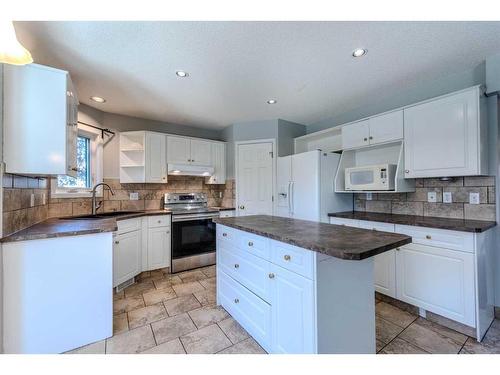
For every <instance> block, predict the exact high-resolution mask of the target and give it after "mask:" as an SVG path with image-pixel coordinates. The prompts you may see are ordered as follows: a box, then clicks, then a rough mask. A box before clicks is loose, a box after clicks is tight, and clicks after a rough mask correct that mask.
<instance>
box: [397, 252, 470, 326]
mask: <svg viewBox="0 0 500 375" xmlns="http://www.w3.org/2000/svg"><path fill="white" fill-rule="evenodd" d="M396 274H397V285H398V289H397V298H398V299H399V300H401V301H404V302H407V303H410V304H412V305H415V306H419V307H421V308H423V309H425V310H429V311H432V312H434V313H436V314H439V315H442V316H445V317H447V318H450V319H452V320H455V321H457V322H460V323H463V324H466V325H468V326H475V323H476V322H475V301H474V300H475V290H474V254H471V253H465V252H461V251H455V250H448V249H443V248H436V247H432V246H425V245H418V244H411V245H406V246H403V247H401V248H400V249H399V250H398V251H397V256H396Z"/></svg>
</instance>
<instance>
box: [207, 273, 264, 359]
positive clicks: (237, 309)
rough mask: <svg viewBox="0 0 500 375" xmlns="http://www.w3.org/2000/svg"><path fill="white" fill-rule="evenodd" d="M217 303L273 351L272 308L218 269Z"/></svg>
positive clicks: (259, 341) (262, 344)
mask: <svg viewBox="0 0 500 375" xmlns="http://www.w3.org/2000/svg"><path fill="white" fill-rule="evenodd" d="M217 301H218V302H219V303H220V304H221V305H222V307H224V308H225V309H226V310H227V312H228V313H229V314H231V316H232V317H233V318H234V319H235V320H236V321H237V322H238V323H239V324H240V325H241V326H242V327H243V328H244V329H246V330H247V332H248V333H249V334H250V335H251V336H252V337H253V338H254V339H255V340H256V341H257V342H258V343H259V344H260V345H261V346H262V347H263V348H264V349H265V350H266V351H268V352H269V351H270V350H271V332H272V329H271V328H272V327H271V306H270V305H269V304H268V303H266V302H265V301H263V300H262V299H260V298H259V297H257V296H256V295H255V294H253V293H252V292H250V291H249V290H247V289H246V288H245V287H244V286H243V285H241V284H240V283H238V282H237V281H235V280H234V279H232V278H231V276H228V275H227V274H226V273H225V272H223V271H221V268H220V267H217Z"/></svg>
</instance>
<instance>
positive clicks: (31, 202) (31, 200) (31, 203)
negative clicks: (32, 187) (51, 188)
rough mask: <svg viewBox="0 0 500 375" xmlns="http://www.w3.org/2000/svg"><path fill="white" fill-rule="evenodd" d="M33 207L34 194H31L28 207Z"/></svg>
mask: <svg viewBox="0 0 500 375" xmlns="http://www.w3.org/2000/svg"><path fill="white" fill-rule="evenodd" d="M34 205H35V194H31V196H30V207H33V206H34Z"/></svg>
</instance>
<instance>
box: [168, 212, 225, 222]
mask: <svg viewBox="0 0 500 375" xmlns="http://www.w3.org/2000/svg"><path fill="white" fill-rule="evenodd" d="M216 217H219V214H216V215H214V214H209V215H173V216H172V222H177V221H194V220H204V219H214V218H216Z"/></svg>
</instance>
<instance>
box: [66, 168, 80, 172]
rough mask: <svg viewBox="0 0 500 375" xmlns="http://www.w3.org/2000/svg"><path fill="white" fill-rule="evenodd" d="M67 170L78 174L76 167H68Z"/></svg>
mask: <svg viewBox="0 0 500 375" xmlns="http://www.w3.org/2000/svg"><path fill="white" fill-rule="evenodd" d="M68 169H69V170H70V171H74V172H78V168H77V167H68Z"/></svg>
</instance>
